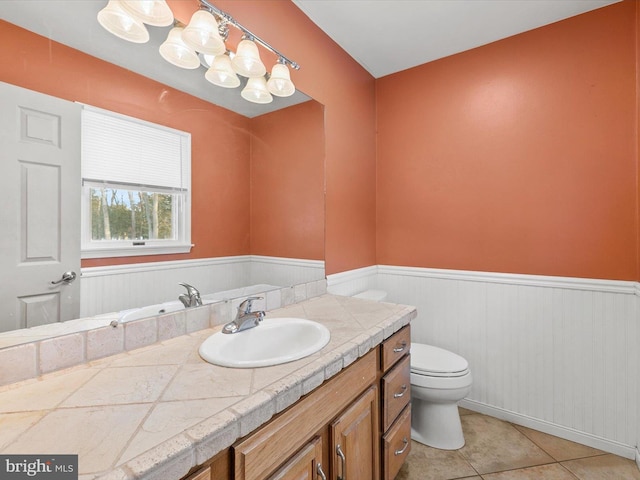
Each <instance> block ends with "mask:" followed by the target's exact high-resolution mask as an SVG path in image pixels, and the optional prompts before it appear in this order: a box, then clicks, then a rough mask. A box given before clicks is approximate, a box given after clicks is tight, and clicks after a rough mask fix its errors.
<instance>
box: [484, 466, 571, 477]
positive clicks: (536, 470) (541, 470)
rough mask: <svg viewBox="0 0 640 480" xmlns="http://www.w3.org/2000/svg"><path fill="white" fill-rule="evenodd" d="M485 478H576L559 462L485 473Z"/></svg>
mask: <svg viewBox="0 0 640 480" xmlns="http://www.w3.org/2000/svg"><path fill="white" fill-rule="evenodd" d="M482 478H483V479H484V480H576V477H574V476H573V475H572V474H571V473H570V472H569V471H568V470H567V469H566V468H564V467H562V465H560V464H558V463H552V464H550V465H540V466H537V467H529V468H522V469H519V470H509V471H507V472H499V473H490V474H488V475H483V476H482Z"/></svg>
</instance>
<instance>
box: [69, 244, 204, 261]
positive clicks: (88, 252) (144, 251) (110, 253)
mask: <svg viewBox="0 0 640 480" xmlns="http://www.w3.org/2000/svg"><path fill="white" fill-rule="evenodd" d="M191 247H193V245H192V244H186V245H139V246H135V247H134V246H130V247H103V248H91V249H85V250H82V253H81V255H80V257H81V258H111V257H137V256H144V255H167V254H172V253H189V252H191Z"/></svg>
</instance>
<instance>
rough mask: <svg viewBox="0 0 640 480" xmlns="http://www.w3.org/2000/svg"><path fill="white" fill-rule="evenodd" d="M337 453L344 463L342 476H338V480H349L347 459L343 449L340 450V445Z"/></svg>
mask: <svg viewBox="0 0 640 480" xmlns="http://www.w3.org/2000/svg"><path fill="white" fill-rule="evenodd" d="M336 453H337V454H338V456H339V457H340V462H341V463H342V476H340V475H338V480H347V458H346V457H345V456H344V453H343V451H342V448H340V444H338V446H337V447H336Z"/></svg>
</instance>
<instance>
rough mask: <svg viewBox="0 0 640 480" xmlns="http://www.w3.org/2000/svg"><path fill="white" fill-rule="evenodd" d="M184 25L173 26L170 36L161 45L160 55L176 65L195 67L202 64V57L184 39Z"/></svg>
mask: <svg viewBox="0 0 640 480" xmlns="http://www.w3.org/2000/svg"><path fill="white" fill-rule="evenodd" d="M182 30H183V28H182V27H173V28H172V29H171V31H170V32H169V36H167V39H166V40H165V41H164V43H163V44H162V45H160V55H162V58H164V59H165V60H166V61H167V62H169V63H172V64H174V65H175V66H176V67H180V68H188V69H194V68H198V67H199V66H200V59H198V55H197V54H196V52H194V51H193V50H192V49H190V48H189V47H188V46H187V45H185V43H184V42H183V41H182Z"/></svg>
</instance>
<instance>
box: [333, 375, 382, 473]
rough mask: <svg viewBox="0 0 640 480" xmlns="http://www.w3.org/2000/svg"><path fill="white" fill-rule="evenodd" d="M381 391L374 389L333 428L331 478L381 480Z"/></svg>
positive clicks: (340, 418) (338, 420) (336, 421)
mask: <svg viewBox="0 0 640 480" xmlns="http://www.w3.org/2000/svg"><path fill="white" fill-rule="evenodd" d="M378 431H379V425H378V389H377V388H376V386H375V385H374V386H372V387H371V388H369V390H367V391H366V392H365V393H364V394H363V395H362V396H361V397H360V398H359V399H358V400H356V401H355V402H354V403H353V404H352V405H351V406H350V407H349V408H348V409H347V410H346V411H345V412H344V413H343V414H342V415H340V416H339V417H338V418H337V419H336V420H335V421H334V422H333V423H332V424H331V440H332V445H331V448H332V455H333V460H332V465H333V474H332V477H331V478H336V479H339V480H378V478H379V475H380V473H379V472H380V470H379V465H380V457H379V448H380V444H379V440H378Z"/></svg>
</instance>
